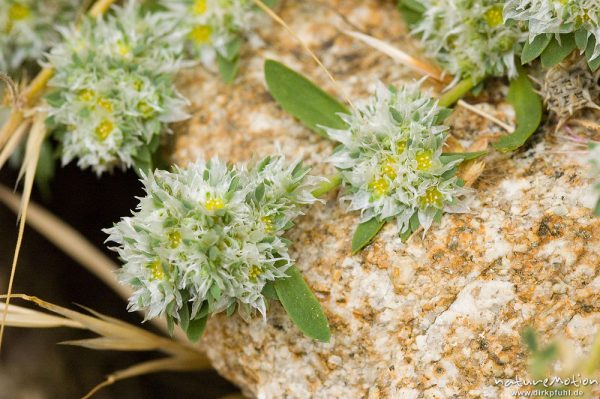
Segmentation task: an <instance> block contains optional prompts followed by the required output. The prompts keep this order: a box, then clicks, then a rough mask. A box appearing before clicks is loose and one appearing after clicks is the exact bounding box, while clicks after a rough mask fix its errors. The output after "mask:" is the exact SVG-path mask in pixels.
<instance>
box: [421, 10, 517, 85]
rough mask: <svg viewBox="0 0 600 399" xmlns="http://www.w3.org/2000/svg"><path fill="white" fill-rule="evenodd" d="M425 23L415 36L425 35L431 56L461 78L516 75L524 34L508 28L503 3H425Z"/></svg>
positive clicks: (427, 48) (423, 19)
mask: <svg viewBox="0 0 600 399" xmlns="http://www.w3.org/2000/svg"><path fill="white" fill-rule="evenodd" d="M422 3H423V6H424V8H425V12H424V13H423V18H422V20H421V21H420V22H419V23H418V24H417V25H416V26H415V28H414V29H413V33H415V34H418V35H421V37H422V40H423V43H424V45H425V49H426V51H427V53H428V54H429V55H430V56H431V57H432V58H436V59H437V60H438V62H439V63H440V65H441V66H442V67H443V68H444V69H445V70H446V71H448V72H449V73H451V74H452V75H453V76H455V77H456V78H457V79H458V78H466V77H471V78H473V79H474V80H476V81H477V80H480V79H482V78H484V77H486V76H505V75H508V76H511V77H512V76H515V75H516V73H517V71H516V66H515V62H514V59H515V54H519V53H520V50H521V46H522V43H523V41H524V35H523V33H522V31H521V30H520V29H519V28H518V27H516V26H506V25H504V24H503V19H502V3H499V2H498V1H496V0H478V1H475V0H424V1H422Z"/></svg>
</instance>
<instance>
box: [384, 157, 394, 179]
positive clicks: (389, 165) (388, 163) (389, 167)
mask: <svg viewBox="0 0 600 399" xmlns="http://www.w3.org/2000/svg"><path fill="white" fill-rule="evenodd" d="M395 166H396V160H395V159H394V158H392V157H389V158H388V159H386V160H385V162H384V163H383V166H382V167H381V171H382V172H383V174H384V175H386V176H387V177H389V178H390V179H392V180H394V179H395V178H396V176H397V173H396V168H395Z"/></svg>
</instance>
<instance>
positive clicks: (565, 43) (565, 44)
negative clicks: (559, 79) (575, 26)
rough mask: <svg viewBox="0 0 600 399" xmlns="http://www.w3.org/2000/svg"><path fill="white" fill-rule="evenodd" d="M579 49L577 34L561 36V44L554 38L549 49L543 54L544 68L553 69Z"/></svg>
mask: <svg viewBox="0 0 600 399" xmlns="http://www.w3.org/2000/svg"><path fill="white" fill-rule="evenodd" d="M576 48H577V44H576V43H575V34H574V33H568V34H562V35H560V43H559V41H558V40H556V37H553V38H552V40H551V41H550V44H548V47H546V49H545V50H544V52H542V57H541V59H542V65H543V66H544V68H552V67H553V66H554V65H556V64H558V63H559V62H561V61H562V60H564V59H565V58H567V56H568V55H569V54H571V53H572V52H573V50H575V49H576Z"/></svg>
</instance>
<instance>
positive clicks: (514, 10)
mask: <svg viewBox="0 0 600 399" xmlns="http://www.w3.org/2000/svg"><path fill="white" fill-rule="evenodd" d="M504 18H505V19H506V20H508V21H520V22H523V23H524V24H526V25H527V27H528V31H529V41H528V45H527V46H526V48H525V50H524V57H525V59H524V61H526V62H528V61H530V60H532V59H535V58H537V56H538V55H542V56H543V58H542V62H543V61H544V58H548V61H547V62H546V64H549V63H554V64H556V63H558V62H560V61H561V60H562V59H564V58H565V57H566V56H568V55H569V54H570V53H571V52H572V51H573V50H575V49H576V48H579V49H580V50H581V51H582V52H585V57H586V59H587V61H588V63H589V65H590V67H591V69H592V70H596V69H598V67H600V4H599V3H598V1H596V0H561V1H554V0H509V1H507V2H506V5H505V6H504ZM544 53H546V55H545V57H544ZM545 66H549V65H545Z"/></svg>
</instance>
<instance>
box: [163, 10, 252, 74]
mask: <svg viewBox="0 0 600 399" xmlns="http://www.w3.org/2000/svg"><path fill="white" fill-rule="evenodd" d="M161 3H162V4H164V5H165V7H167V9H168V13H169V14H170V15H171V16H172V17H173V18H174V19H175V20H178V21H180V24H179V27H180V29H182V30H184V31H185V32H186V34H187V39H188V40H187V44H188V45H187V47H188V49H189V50H191V52H192V54H194V55H196V56H199V57H200V59H201V60H202V62H203V63H204V64H205V65H208V66H211V65H213V64H214V61H215V58H216V56H217V55H220V56H221V57H223V58H225V59H227V60H233V59H234V58H235V57H237V55H238V52H239V46H240V40H239V38H240V34H241V33H243V32H244V31H247V30H248V29H249V28H250V27H251V26H252V23H253V17H254V14H255V11H256V10H255V7H254V3H253V2H252V0H227V1H223V0H163V1H162V2H161Z"/></svg>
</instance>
